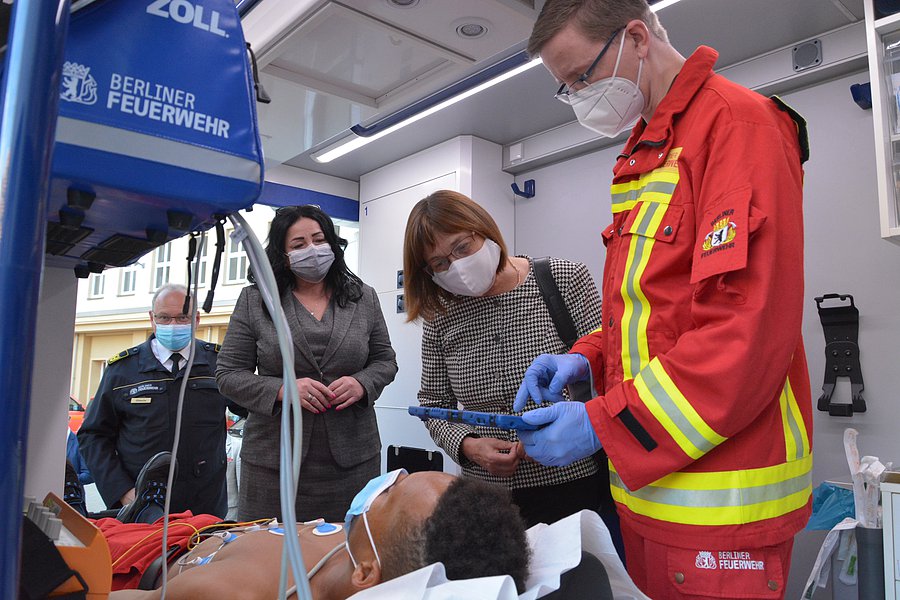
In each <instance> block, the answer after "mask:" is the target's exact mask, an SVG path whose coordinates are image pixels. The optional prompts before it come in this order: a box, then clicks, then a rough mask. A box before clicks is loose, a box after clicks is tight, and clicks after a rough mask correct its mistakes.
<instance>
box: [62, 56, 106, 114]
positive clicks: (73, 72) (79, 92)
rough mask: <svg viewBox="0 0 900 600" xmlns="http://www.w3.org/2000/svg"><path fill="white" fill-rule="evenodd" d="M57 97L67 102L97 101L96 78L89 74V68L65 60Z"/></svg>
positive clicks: (84, 102) (89, 102)
mask: <svg viewBox="0 0 900 600" xmlns="http://www.w3.org/2000/svg"><path fill="white" fill-rule="evenodd" d="M59 97H60V98H62V99H63V100H65V101H67V102H77V103H78V104H94V103H95V102H96V101H97V80H96V79H94V78H93V77H92V76H91V68H90V67H86V66H84V65H80V64H78V63H73V62H68V61H66V63H65V64H64V65H63V70H62V92H61V93H60V95H59Z"/></svg>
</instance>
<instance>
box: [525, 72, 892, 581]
mask: <svg viewBox="0 0 900 600" xmlns="http://www.w3.org/2000/svg"><path fill="white" fill-rule="evenodd" d="M867 81H868V74H867V73H860V74H858V75H856V76H850V77H845V78H841V79H838V80H835V81H831V82H827V83H824V84H820V85H818V86H815V87H812V88H808V89H804V90H800V91H796V92H793V93H790V94H787V95H784V96H783V97H784V99H785V100H786V101H787V102H788V103H789V104H790V105H792V106H793V107H794V108H796V109H797V110H798V111H799V112H800V113H801V114H803V115H804V116H805V117H806V119H807V120H808V122H809V131H810V141H811V146H812V148H811V157H810V160H809V162H807V163H806V165H805V168H806V179H805V185H804V211H805V212H804V220H805V226H806V235H805V247H806V256H805V261H806V291H805V297H806V300H805V304H804V315H803V339H804V343H805V346H806V353H807V360H808V362H809V370H810V380H811V388H812V396H813V398H812V399H813V403H814V405H815V401H816V399H817V398H818V396H819V394H820V392H821V387H822V378H823V372H824V365H825V354H824V347H825V342H824V335H823V333H822V327H821V324H820V322H819V316H818V313H817V311H816V303H815V301H814V300H813V298H814V297H815V296H821V295H822V294H826V293H830V292H836V293H841V294H852V295H853V297H854V299H855V301H856V305H857V307H858V308H859V311H860V324H859V345H860V353H861V362H862V371H863V376H864V379H865V391H864V397H865V399H866V402H867V405H868V412H866V413H865V414H855V415H854V416H853V417H852V418H838V417H829V416H828V414H827V413H822V412H818V411H814V412H815V416H814V434H813V446H814V453H815V456H814V462H815V466H814V470H813V485H814V486H815V485H818V484H819V483H821V482H822V481H824V480H840V481H849V471H848V467H847V462H846V460H845V458H844V450H843V445H842V435H843V431H844V429H845V428H846V427H854V428H856V429H857V430H858V431H859V451H860V454H862V455H866V454H870V455H873V456H878V457H880V458H881V459H882V461H888V460H892V461H894V462H895V464H897V465H898V466H900V435H898V425H897V418H896V415H897V411H898V408H900V368H898V367H897V363H898V358H900V348H898V346H900V308H898V307H900V304H898V301H897V299H898V298H900V269H898V265H900V246H897V245H895V244H892V243H890V242H887V241H884V240H882V239H881V238H880V235H879V222H878V203H877V198H876V188H875V185H876V184H875V153H874V135H873V129H872V111H871V110H868V111H863V110H861V109H860V108H859V107H858V106H856V104H854V103H853V101H852V100H851V98H850V91H849V87H850V85H851V84H853V83H865V82H867ZM618 150H619V148H618V147H616V148H609V149H605V150H601V151H597V152H594V153H592V154H589V155H585V156H581V157H578V158H574V159H571V160H567V161H565V162H561V163H557V164H553V165H550V166H547V167H543V168H539V169H535V170H533V171H529V172H525V173H521V174H519V175H517V176H516V182H517V183H518V184H519V186H520V187H521V186H522V185H523V182H524V181H525V180H526V179H534V180H535V182H536V185H537V195H536V196H535V197H534V198H531V199H528V200H526V199H523V198H517V200H516V203H517V204H516V235H515V239H516V252H517V253H525V254H529V255H532V256H545V255H555V256H559V257H563V258H569V259H573V260H578V261H582V262H584V263H585V264H586V265H587V266H588V267H589V269H590V271H591V274H592V275H593V276H594V278H595V280H596V281H597V284H598V287H599V285H600V277H601V274H602V271H603V260H604V248H603V245H602V243H601V241H600V232H601V231H602V230H603V228H604V227H606V226H607V225H608V224H609V223H610V222H611V217H610V213H609V187H608V186H609V182H610V178H611V172H612V167H613V164H614V162H615V159H616V155H617V154H618ZM763 361H764V357H760V363H761V365H762V364H764V363H763ZM763 368H764V367H763ZM847 381H848V380H846V379H839V380H838V382H839V385H838V388H837V390H836V392H835V398H838V399H841V400H843V401H849V397H850V396H849V393H850V391H849V383H846V382H847ZM823 538H824V532H807V531H804V532H802V533H801V534H800V535H799V536H798V537H797V540H796V543H795V546H794V553H793V565H792V569H791V576H790V580H789V584H788V593H787V597H793V598H797V597H799V596H800V593H801V589H802V586H803V584H804V583H805V581H806V578H807V576H808V575H809V572H810V569H811V568H812V563H813V561H814V559H815V556H816V552H817V551H818V548H819V546H820V544H821V541H822V539H823ZM816 597H821V598H828V597H829V592H827V591H820V592H818V593H817V595H816Z"/></svg>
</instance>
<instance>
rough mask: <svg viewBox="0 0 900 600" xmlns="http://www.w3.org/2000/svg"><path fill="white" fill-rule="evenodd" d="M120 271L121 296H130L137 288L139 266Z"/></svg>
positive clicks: (124, 268)
mask: <svg viewBox="0 0 900 600" xmlns="http://www.w3.org/2000/svg"><path fill="white" fill-rule="evenodd" d="M118 271H119V295H120V296H130V295H132V294H134V290H135V288H136V287H137V266H136V265H132V266H130V267H123V268H121V269H118Z"/></svg>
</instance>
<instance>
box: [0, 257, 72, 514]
mask: <svg viewBox="0 0 900 600" xmlns="http://www.w3.org/2000/svg"><path fill="white" fill-rule="evenodd" d="M77 287H78V286H77V280H76V279H75V274H74V273H73V272H72V269H61V268H54V267H45V268H44V278H43V282H42V283H41V297H40V301H39V302H38V313H37V329H36V332H35V342H34V345H33V346H32V345H30V344H29V345H25V347H26V348H30V347H33V348H34V371H33V373H32V377H31V407H30V415H29V420H28V446H27V447H26V453H27V454H26V461H27V463H26V467H25V495H26V496H32V497H34V498H36V499H37V500H39V501H40V500H43V499H44V496H46V495H47V492H53V493H55V494H57V495H58V496H60V497H62V489H63V480H64V478H65V460H66V429H67V423H66V419H67V415H68V398H69V385H70V383H71V382H70V376H71V372H72V343H73V340H74V337H75V336H73V335H72V332H73V331H74V330H75V295H76V291H77ZM9 343H11V344H13V345H18V344H17V342H15V341H9Z"/></svg>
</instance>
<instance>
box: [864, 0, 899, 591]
mask: <svg viewBox="0 0 900 600" xmlns="http://www.w3.org/2000/svg"><path fill="white" fill-rule="evenodd" d="M874 2H875V0H864V3H865V12H866V37H867V43H868V54H869V79H870V82H871V85H872V113H873V114H872V118H873V122H874V125H875V159H876V164H875V169H876V175H877V184H878V202H879V211H880V216H881V237H882V238H884V239H887V240H890V241H892V242H894V243H900V110H898V109H900V13H896V14H893V15H890V16H887V17H882V16H880V15H879V14H878V13H876V11H875V6H874ZM892 589H893V588H892Z"/></svg>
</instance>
